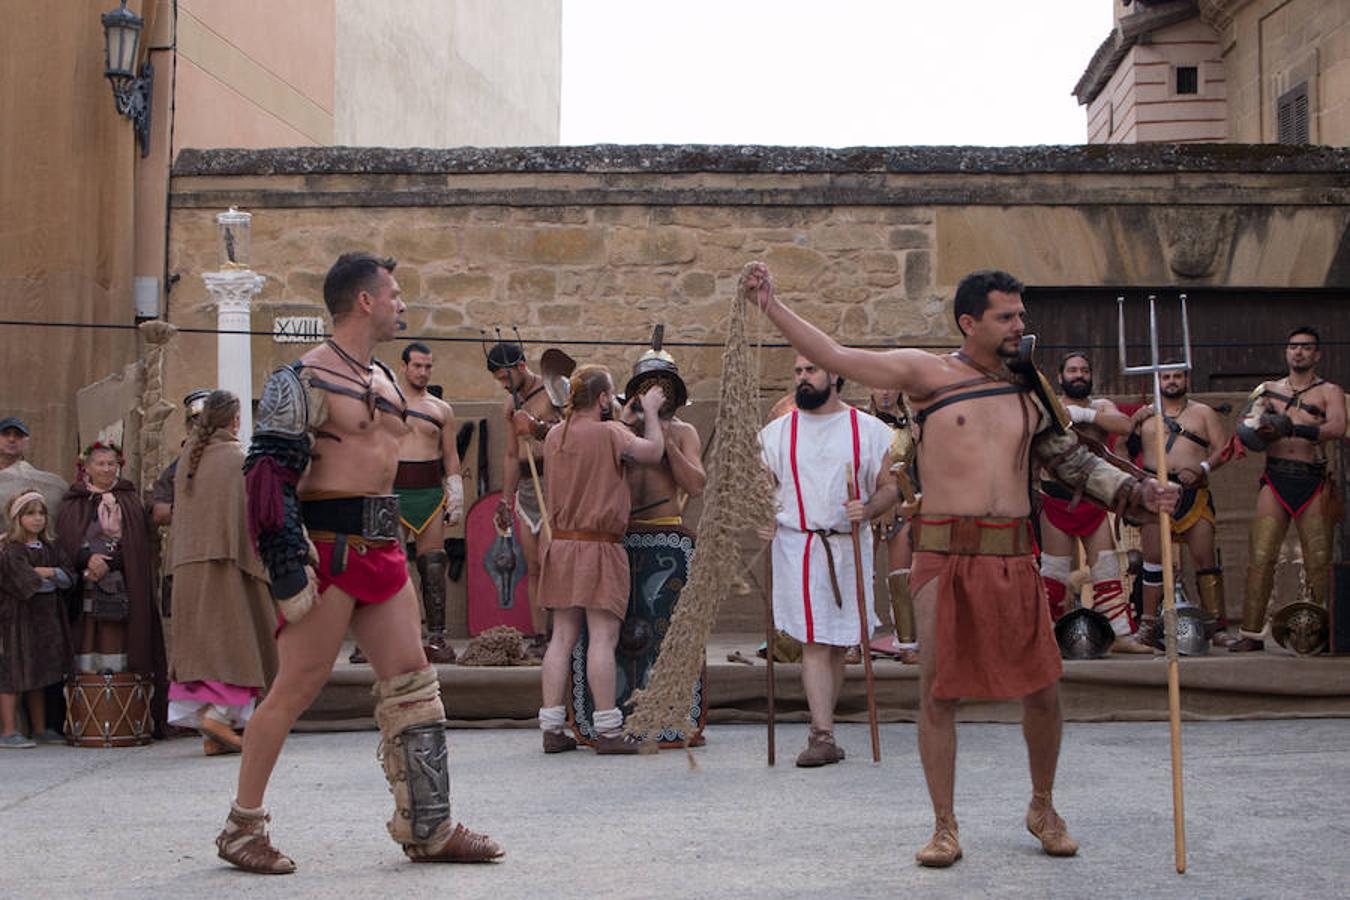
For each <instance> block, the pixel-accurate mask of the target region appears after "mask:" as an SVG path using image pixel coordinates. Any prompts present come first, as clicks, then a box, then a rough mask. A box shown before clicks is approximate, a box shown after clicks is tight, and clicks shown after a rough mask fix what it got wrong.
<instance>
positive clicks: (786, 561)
mask: <svg viewBox="0 0 1350 900" xmlns="http://www.w3.org/2000/svg"><path fill="white" fill-rule="evenodd" d="M759 440H760V445H761V447H762V448H763V453H764V463H765V465H767V466H768V467H769V469H770V470H771V471H772V472H773V473H774V476H775V477H776V478H777V480H778V497H777V500H778V519H777V523H778V531H777V534H776V536H775V537H774V541H773V618H774V624H775V625H776V626H777V627H778V628H779V629H780V630H782V631H785V632H787V633H788V634H790V635H792V636H793V637H794V638H796V639H797V640H799V641H802V642H805V643H815V644H833V645H834V646H839V647H847V646H851V645H853V644H856V643H858V639H859V637H860V632H859V629H858V600H857V580H856V578H855V576H854V564H853V541H852V539H851V538H850V537H849V531H850V527H851V526H850V524H849V521H848V516H847V515H846V514H845V512H844V504H845V503H846V502H847V501H848V486H847V478H848V472H849V467H850V466H851V467H852V469H853V472H854V479H855V482H856V488H857V489H858V490H859V496H860V497H861V498H862V499H863V501H864V502H865V501H866V500H867V499H868V498H869V497H871V496H872V494H873V492H874V489H875V487H876V483H877V473H878V472H879V471H880V470H881V464H882V461H883V458H884V457H885V455H886V451H887V449H888V448H889V447H890V443H891V429H890V428H888V427H887V426H886V425H885V423H883V422H882V421H881V420H880V419H877V418H875V417H873V416H870V415H868V414H867V413H864V412H859V411H858V410H856V409H852V408H849V409H846V410H843V411H841V412H837V413H831V414H829V415H812V414H811V413H804V412H801V411H799V410H793V411H792V412H791V413H789V414H788V415H786V416H782V417H781V418H778V419H775V420H774V421H772V422H770V423H769V424H768V425H766V426H764V428H763V429H762V430H761V431H760V433H759ZM819 531H835V532H840V533H839V534H836V535H833V536H830V537H825V536H823V535H821V534H818V533H817V532H819ZM825 540H828V541H829V542H830V549H831V550H832V551H833V555H834V571H835V580H836V582H837V583H838V585H839V594H840V596H841V597H842V599H843V604H842V605H837V604H836V602H835V593H834V588H833V587H832V586H831V583H830V569H829V564H828V562H827V560H826V556H825V548H824V547H823V546H822V541H825ZM860 544H861V547H862V563H863V589H864V591H865V592H866V593H865V595H864V601H863V603H864V608H865V609H866V610H867V611H868V618H869V620H870V623H871V627H872V628H875V627H876V626H877V624H879V620H878V619H877V617H876V614H875V612H873V610H872V573H873V570H872V539H871V534H870V533H869V531H868V529H867V528H863V529H862V540H861V541H860ZM869 630H870V629H869Z"/></svg>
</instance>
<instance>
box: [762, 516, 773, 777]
mask: <svg viewBox="0 0 1350 900" xmlns="http://www.w3.org/2000/svg"><path fill="white" fill-rule="evenodd" d="M768 547H769V552H768V553H765V554H764V662H765V666H766V667H765V693H766V696H767V698H768V706H769V710H768V716H767V720H768V726H769V765H773V718H774V696H773V650H774V633H773V542H772V541H770V542H769V545H768Z"/></svg>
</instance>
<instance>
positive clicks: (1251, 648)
mask: <svg viewBox="0 0 1350 900" xmlns="http://www.w3.org/2000/svg"><path fill="white" fill-rule="evenodd" d="M1264 649H1266V642H1265V641H1262V640H1258V639H1257V638H1249V637H1245V638H1242V639H1240V640H1236V641H1233V643H1231V644H1229V645H1228V652H1229V653H1254V652H1256V651H1257V650H1264Z"/></svg>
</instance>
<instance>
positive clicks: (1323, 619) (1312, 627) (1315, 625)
mask: <svg viewBox="0 0 1350 900" xmlns="http://www.w3.org/2000/svg"><path fill="white" fill-rule="evenodd" d="M1328 632H1329V629H1328V623H1327V611H1326V610H1325V609H1323V608H1322V607H1320V606H1318V605H1317V604H1316V603H1308V602H1306V601H1303V600H1300V601H1298V602H1295V603H1290V604H1288V605H1287V606H1284V607H1282V608H1281V609H1280V611H1279V612H1277V613H1275V616H1274V618H1273V619H1271V622H1270V633H1271V636H1272V637H1274V638H1275V643H1277V644H1279V645H1280V646H1281V647H1283V648H1285V649H1286V650H1292V651H1294V652H1295V653H1297V654H1298V655H1299V656H1312V655H1314V654H1317V653H1321V652H1322V651H1323V650H1325V649H1326V648H1327V636H1328Z"/></svg>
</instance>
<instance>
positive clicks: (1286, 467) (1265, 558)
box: [1228, 325, 1346, 652]
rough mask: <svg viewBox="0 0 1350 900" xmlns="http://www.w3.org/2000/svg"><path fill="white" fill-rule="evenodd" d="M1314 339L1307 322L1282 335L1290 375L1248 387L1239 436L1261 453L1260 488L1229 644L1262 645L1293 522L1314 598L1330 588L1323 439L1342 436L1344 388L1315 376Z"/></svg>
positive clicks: (1331, 521) (1329, 498)
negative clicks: (1235, 631)
mask: <svg viewBox="0 0 1350 900" xmlns="http://www.w3.org/2000/svg"><path fill="white" fill-rule="evenodd" d="M1320 344H1321V337H1320V336H1319V335H1318V333H1317V330H1316V329H1315V328H1313V327H1312V326H1310V325H1300V326H1299V327H1298V328H1295V329H1294V330H1293V331H1291V332H1289V338H1288V341H1287V343H1286V344H1285V349H1284V357H1285V362H1286V363H1287V364H1288V366H1289V374H1288V375H1286V376H1285V377H1283V378H1281V379H1280V380H1279V381H1266V382H1263V383H1262V384H1260V385H1259V386H1258V387H1257V388H1256V390H1254V391H1252V395H1251V399H1250V400H1249V401H1248V403H1247V406H1246V408H1245V409H1244V410H1243V411H1242V416H1241V419H1240V424H1239V425H1238V429H1237V432H1238V437H1239V438H1240V439H1241V441H1242V443H1243V444H1245V445H1246V446H1247V448H1248V449H1250V450H1254V451H1256V452H1258V453H1265V454H1266V468H1265V472H1264V473H1263V474H1262V475H1261V491H1260V493H1259V494H1257V497H1256V515H1255V516H1254V517H1253V518H1252V525H1251V535H1250V550H1249V551H1248V556H1247V587H1246V592H1245V593H1244V595H1243V598H1242V629H1241V640H1238V641H1236V642H1234V643H1233V644H1231V645H1230V646H1229V647H1228V649H1229V650H1232V651H1235V652H1244V651H1252V650H1261V649H1263V648H1264V647H1265V643H1264V641H1262V639H1261V635H1262V634H1263V632H1264V631H1265V622H1266V604H1267V603H1268V602H1269V601H1270V589H1271V587H1272V586H1273V582H1274V578H1275V563H1276V561H1277V560H1278V559H1279V555H1280V545H1281V544H1282V543H1284V535H1285V532H1286V531H1287V530H1288V529H1289V522H1290V520H1293V521H1294V522H1295V524H1296V525H1297V527H1298V539H1299V544H1300V545H1301V546H1302V548H1303V571H1304V574H1305V575H1306V577H1307V582H1308V587H1309V588H1310V589H1311V590H1312V594H1313V598H1314V599H1315V600H1316V601H1317V603H1318V604H1319V605H1320V606H1322V608H1323V609H1326V608H1327V602H1328V600H1329V599H1330V597H1329V594H1330V591H1331V538H1332V531H1333V529H1334V528H1335V527H1336V520H1337V518H1338V515H1337V513H1338V510H1337V505H1338V504H1337V502H1336V497H1335V489H1334V487H1333V486H1331V483H1330V482H1329V481H1328V479H1327V457H1326V451H1325V450H1324V449H1323V447H1322V444H1323V443H1325V442H1328V441H1336V440H1338V439H1340V438H1341V437H1344V436H1345V419H1346V412H1345V392H1344V391H1343V390H1341V388H1339V387H1338V386H1336V385H1334V384H1332V383H1331V382H1329V381H1326V380H1325V379H1322V378H1319V377H1318V375H1317V372H1316V371H1315V367H1316V365H1317V363H1318V361H1319V360H1320V359H1321V358H1322V353H1321V347H1320Z"/></svg>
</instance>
